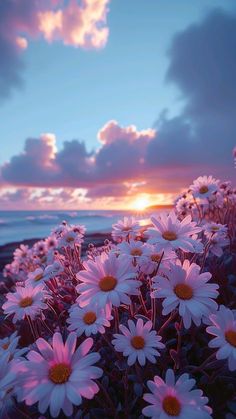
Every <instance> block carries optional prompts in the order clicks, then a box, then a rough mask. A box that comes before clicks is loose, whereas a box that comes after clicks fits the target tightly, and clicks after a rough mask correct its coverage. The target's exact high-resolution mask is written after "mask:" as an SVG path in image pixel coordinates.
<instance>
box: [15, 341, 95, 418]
mask: <svg viewBox="0 0 236 419" xmlns="http://www.w3.org/2000/svg"><path fill="white" fill-rule="evenodd" d="M76 341H77V337H76V333H70V334H69V336H68V338H67V340H66V342H65V343H63V340H62V336H61V334H60V333H54V335H53V339H52V345H50V344H49V343H48V342H47V341H46V340H44V339H42V338H39V339H38V340H37V341H36V346H37V349H38V351H37V352H36V351H30V352H29V353H28V355H27V358H28V360H27V361H25V362H21V363H19V366H18V376H19V383H20V386H19V387H20V388H19V389H18V400H19V401H23V400H24V401H25V403H26V404H27V405H29V406H31V405H33V404H35V403H37V402H38V410H39V412H40V413H42V414H44V413H45V412H46V410H47V409H48V407H49V408H50V414H51V416H52V417H53V418H54V417H57V416H58V415H59V413H60V411H61V410H63V412H64V414H65V415H66V417H68V416H71V415H72V413H73V405H76V406H78V405H80V404H81V402H82V397H85V398H87V399H92V398H93V397H94V395H95V394H96V393H97V392H98V391H99V387H98V385H97V384H96V383H95V382H94V381H93V380H94V379H97V378H99V377H101V375H102V370H101V369H100V368H98V367H96V366H94V365H93V364H94V363H96V362H97V361H98V360H99V359H100V355H99V354H98V353H97V352H94V353H90V354H88V352H89V350H90V349H91V347H92V345H93V339H91V338H88V339H86V340H85V341H84V342H83V343H82V344H81V345H80V346H79V347H78V348H77V349H76Z"/></svg>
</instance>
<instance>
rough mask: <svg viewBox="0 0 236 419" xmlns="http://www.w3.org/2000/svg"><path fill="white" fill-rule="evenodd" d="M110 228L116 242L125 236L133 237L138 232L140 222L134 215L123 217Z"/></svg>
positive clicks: (137, 234)
mask: <svg viewBox="0 0 236 419" xmlns="http://www.w3.org/2000/svg"><path fill="white" fill-rule="evenodd" d="M112 228H113V230H112V233H111V234H112V238H113V240H115V241H118V242H119V241H122V240H126V239H127V238H130V239H131V238H132V239H134V238H135V237H137V236H139V234H140V224H139V222H138V221H137V220H136V219H135V218H134V217H124V219H123V220H119V221H118V222H117V223H116V224H113V225H112Z"/></svg>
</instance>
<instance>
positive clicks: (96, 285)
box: [76, 253, 141, 307]
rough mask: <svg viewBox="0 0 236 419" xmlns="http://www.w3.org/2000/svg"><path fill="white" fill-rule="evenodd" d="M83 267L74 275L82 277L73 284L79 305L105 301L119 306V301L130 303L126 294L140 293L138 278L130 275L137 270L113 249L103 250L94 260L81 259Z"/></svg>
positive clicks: (104, 303) (103, 305)
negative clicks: (115, 253)
mask: <svg viewBox="0 0 236 419" xmlns="http://www.w3.org/2000/svg"><path fill="white" fill-rule="evenodd" d="M84 268H85V270H84V271H80V272H79V273H78V274H77V275H76V277H77V279H78V281H81V284H79V285H77V287H76V290H77V291H78V293H79V294H81V295H80V296H79V297H78V299H77V301H78V303H79V305H80V306H81V307H84V306H86V305H87V304H94V303H96V304H98V306H99V307H105V305H106V304H107V303H110V304H112V305H114V306H116V307H119V305H120V304H121V303H124V304H130V302H131V300H130V297H129V295H128V294H131V295H138V294H139V290H138V287H139V286H140V285H141V282H140V281H137V280H135V279H132V278H134V277H135V275H136V274H135V272H134V268H133V267H132V265H131V263H130V260H129V259H128V258H126V257H125V255H121V256H120V257H116V256H115V255H114V254H113V253H110V254H109V255H107V254H105V253H103V254H102V255H101V256H97V257H96V258H95V260H94V261H93V260H88V261H87V262H84Z"/></svg>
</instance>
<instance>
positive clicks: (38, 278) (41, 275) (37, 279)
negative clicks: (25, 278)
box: [34, 274, 43, 281]
mask: <svg viewBox="0 0 236 419" xmlns="http://www.w3.org/2000/svg"><path fill="white" fill-rule="evenodd" d="M42 277H43V274H38V275H36V276H35V278H34V280H35V281H40V279H42Z"/></svg>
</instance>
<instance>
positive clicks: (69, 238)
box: [58, 228, 83, 249]
mask: <svg viewBox="0 0 236 419" xmlns="http://www.w3.org/2000/svg"><path fill="white" fill-rule="evenodd" d="M82 242H83V236H82V234H80V233H77V232H75V231H73V229H71V228H68V229H65V230H64V231H63V232H62V234H61V237H60V238H59V239H58V247H59V248H60V247H70V248H72V249H73V248H74V246H75V245H80V244H81V243H82Z"/></svg>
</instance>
